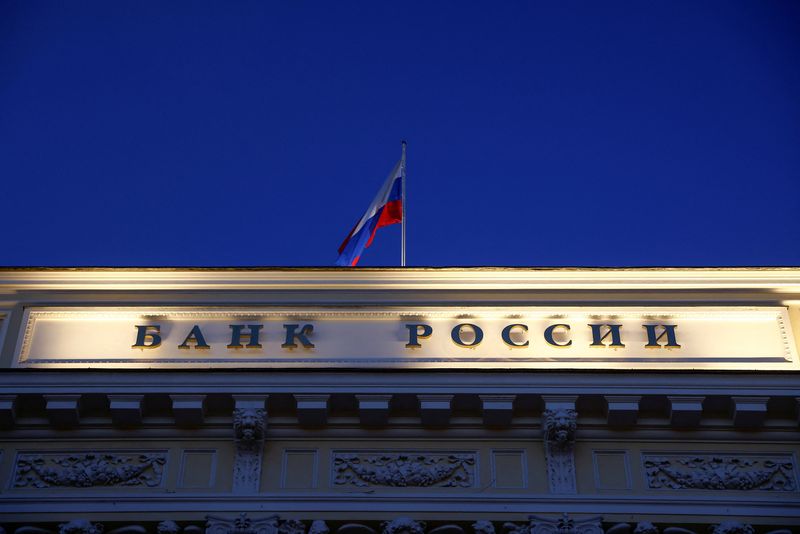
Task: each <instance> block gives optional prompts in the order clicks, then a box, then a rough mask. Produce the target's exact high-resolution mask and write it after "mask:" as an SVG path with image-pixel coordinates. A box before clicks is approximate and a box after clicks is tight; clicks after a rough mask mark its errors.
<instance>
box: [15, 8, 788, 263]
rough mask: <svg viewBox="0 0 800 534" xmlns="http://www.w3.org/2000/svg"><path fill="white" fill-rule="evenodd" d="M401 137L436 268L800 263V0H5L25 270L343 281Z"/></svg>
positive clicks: (419, 224)
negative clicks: (349, 250) (353, 237)
mask: <svg viewBox="0 0 800 534" xmlns="http://www.w3.org/2000/svg"><path fill="white" fill-rule="evenodd" d="M402 139H406V140H407V141H408V191H407V193H408V198H407V213H408V263H409V265H411V266H423V265H430V266H470V265H513V266H657V265H663V266H682V265H687V266H688V265H697V266H717V265H732V266H738V265H800V3H798V2H788V1H787V2H779V1H755V0H753V1H749V2H736V1H721V2H695V1H685V2H678V1H675V2H673V1H663V2H633V1H631V2H595V1H587V2H561V1H553V2H455V1H454V2H438V1H437V2H430V1H421V2H407V1H403V2H374V1H363V2H349V1H346V2H330V1H327V2H316V3H315V2H304V1H288V0H287V1H284V2H277V1H276V2H213V3H212V2H160V1H159V2H155V1H153V2H139V1H131V2H123V1H112V2H109V1H98V2H89V1H79V2H68V1H50V2H37V1H22V0H20V1H12V2H9V1H2V2H0V217H2V221H3V225H2V230H0V235H1V236H2V242H3V246H2V247H0V265H7V266H12V265H53V266H70V265H81V266H83V265H86V266H92V265H98V266H111V265H120V266H221V265H230V266H237V265H241V266H252V265H263V266H291V265H297V266H329V265H333V263H334V261H335V260H336V256H337V253H336V250H337V248H338V246H339V244H340V243H341V241H342V239H343V238H344V237H345V236H346V235H347V233H348V232H349V230H350V229H351V227H352V226H353V224H354V223H355V222H356V220H357V219H358V218H359V217H360V216H361V215H362V213H363V212H364V210H365V209H366V207H367V205H368V204H369V202H370V201H371V200H372V197H373V196H374V195H375V193H376V191H377V190H378V188H379V187H380V185H381V183H382V182H383V180H384V179H385V178H386V176H387V174H388V173H389V171H390V170H391V168H392V166H393V165H394V164H395V162H396V161H397V159H398V158H399V157H400V141H401V140H402ZM399 259H400V227H399V225H395V226H392V227H388V228H385V229H382V230H380V231H379V232H378V235H377V237H376V239H375V242H374V244H373V246H372V247H371V248H369V249H367V251H366V252H365V254H364V256H363V257H362V261H361V263H360V265H363V266H376V265H387V266H396V265H399Z"/></svg>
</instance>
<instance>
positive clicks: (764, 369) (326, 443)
mask: <svg viewBox="0 0 800 534" xmlns="http://www.w3.org/2000/svg"><path fill="white" fill-rule="evenodd" d="M0 321H1V322H0V527H2V528H3V529H4V530H5V531H6V532H8V533H9V534H11V533H12V532H14V533H17V534H48V533H59V534H101V533H105V534H146V533H152V534H156V533H158V534H180V533H186V534H198V533H200V532H208V533H209V534H234V533H236V534H256V533H257V534H279V533H280V534H325V533H332V534H376V533H380V534H401V533H404V534H472V533H475V534H493V533H496V534H517V533H518V534H545V533H547V534H551V533H562V534H568V533H573V532H574V533H591V534H601V533H604V532H613V533H614V534H626V533H629V532H630V533H633V532H635V533H637V534H656V533H658V532H664V533H665V534H689V533H690V532H694V533H696V534H701V533H705V532H712V533H714V534H723V533H727V534H733V533H742V534H751V533H756V532H758V533H768V532H776V531H781V532H787V531H791V530H792V529H794V530H795V531H797V527H798V526H800V485H799V484H798V452H800V420H799V419H798V407H799V405H798V403H799V402H800V374H799V373H800V361H799V360H798V347H797V340H800V269H794V268H785V269H776V268H763V269H762V268H747V269H501V268H475V269H421V268H420V269H417V268H406V269H271V270H262V269H158V268H157V269H123V268H120V269H116V268H113V269H95V268H87V269H80V268H78V269H4V270H0Z"/></svg>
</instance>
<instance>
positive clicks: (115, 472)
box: [14, 451, 167, 488]
mask: <svg viewBox="0 0 800 534" xmlns="http://www.w3.org/2000/svg"><path fill="white" fill-rule="evenodd" d="M166 463H167V454H166V452H162V451H157V452H154V451H147V452H127V453H126V452H118V451H104V452H87V453H73V454H64V453H23V454H19V455H18V456H17V461H16V466H15V468H14V487H15V488H49V487H67V488H90V487H95V486H143V487H147V488H155V487H158V486H160V485H161V484H162V480H163V474H164V465H165V464H166Z"/></svg>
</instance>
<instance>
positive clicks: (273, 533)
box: [206, 512, 278, 534]
mask: <svg viewBox="0 0 800 534" xmlns="http://www.w3.org/2000/svg"><path fill="white" fill-rule="evenodd" d="M206 534H278V516H277V515H273V516H269V517H263V518H260V519H252V518H250V517H248V516H247V513H246V512H243V513H241V514H239V517H237V518H235V519H228V518H227V517H218V516H213V515H209V516H206Z"/></svg>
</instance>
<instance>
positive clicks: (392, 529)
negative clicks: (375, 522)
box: [381, 517, 425, 534]
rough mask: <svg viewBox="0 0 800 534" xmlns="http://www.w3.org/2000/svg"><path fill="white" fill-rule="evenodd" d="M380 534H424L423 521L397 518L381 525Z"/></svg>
mask: <svg viewBox="0 0 800 534" xmlns="http://www.w3.org/2000/svg"><path fill="white" fill-rule="evenodd" d="M381 534H425V521H414V520H413V519H411V518H408V517H398V518H397V519H392V520H391V521H384V522H383V523H381Z"/></svg>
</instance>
